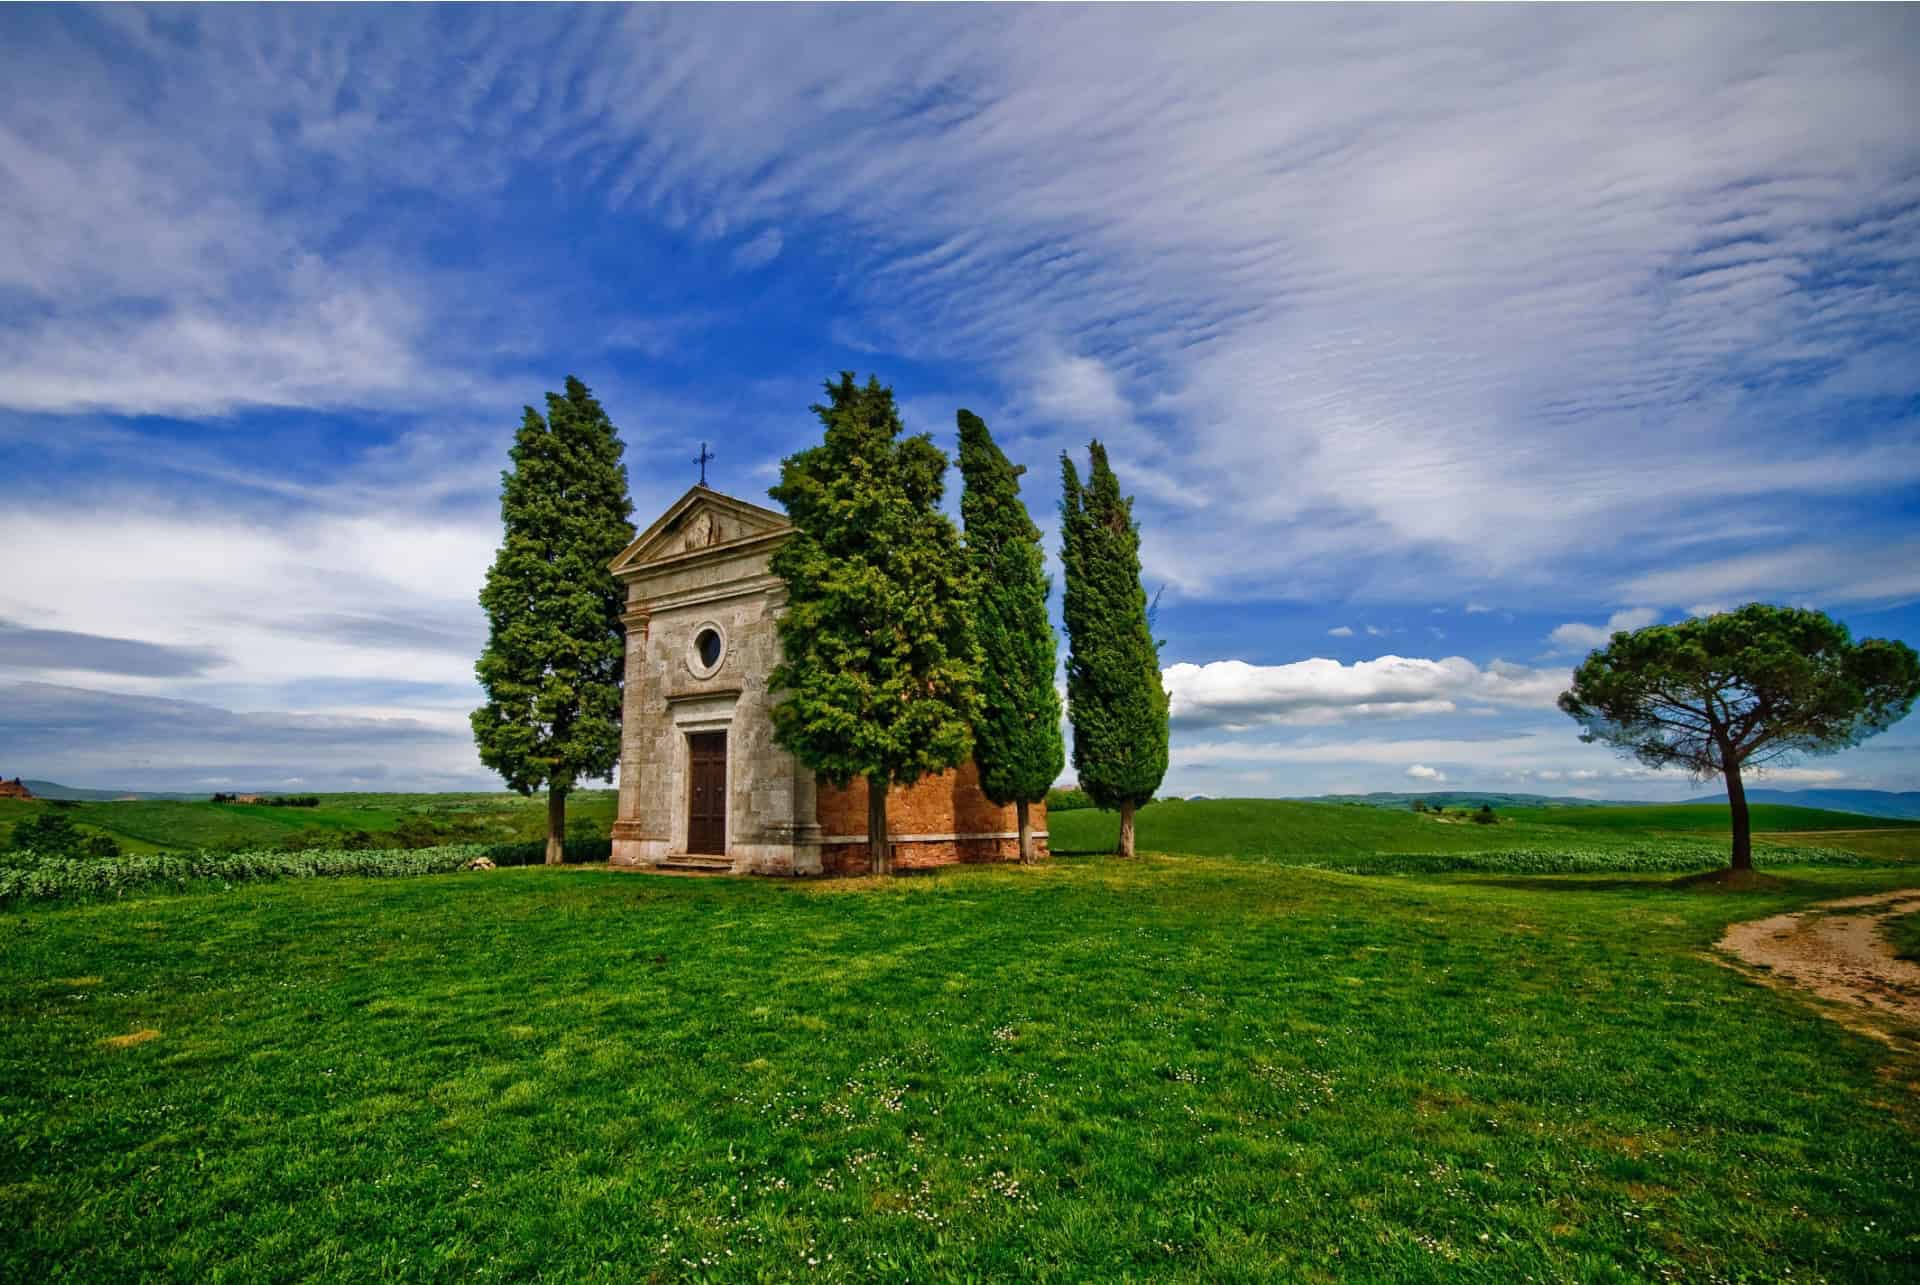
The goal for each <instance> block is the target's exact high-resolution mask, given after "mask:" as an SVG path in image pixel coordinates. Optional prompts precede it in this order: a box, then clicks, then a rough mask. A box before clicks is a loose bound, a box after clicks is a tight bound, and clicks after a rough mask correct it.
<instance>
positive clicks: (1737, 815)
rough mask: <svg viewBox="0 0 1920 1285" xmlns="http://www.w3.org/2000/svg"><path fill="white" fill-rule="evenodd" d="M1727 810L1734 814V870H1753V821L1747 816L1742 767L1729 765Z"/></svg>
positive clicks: (1745, 789)
mask: <svg viewBox="0 0 1920 1285" xmlns="http://www.w3.org/2000/svg"><path fill="white" fill-rule="evenodd" d="M1727 810H1728V811H1729V812H1731V813H1732V814H1733V868H1734V869H1735V870H1751V869H1753V821H1752V818H1750V817H1749V816H1748V815H1747V787H1746V785H1745V783H1743V782H1742V781H1741V780H1740V765H1739V764H1738V763H1728V764H1727Z"/></svg>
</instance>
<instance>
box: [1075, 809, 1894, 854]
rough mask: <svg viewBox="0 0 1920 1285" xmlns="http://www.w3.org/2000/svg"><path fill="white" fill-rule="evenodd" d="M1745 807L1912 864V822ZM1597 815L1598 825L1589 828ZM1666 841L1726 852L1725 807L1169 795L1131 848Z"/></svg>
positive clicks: (1772, 821) (1808, 841)
mask: <svg viewBox="0 0 1920 1285" xmlns="http://www.w3.org/2000/svg"><path fill="white" fill-rule="evenodd" d="M1616 812H1620V813H1627V814H1629V815H1630V817H1633V818H1637V819H1638V820H1639V821H1640V824H1638V825H1623V824H1616V823H1612V822H1605V820H1604V819H1605V818H1606V817H1608V816H1610V815H1611V814H1613V813H1616ZM1753 812H1754V828H1755V831H1756V834H1758V835H1759V836H1760V837H1761V838H1762V840H1763V842H1764V841H1765V840H1766V839H1768V838H1772V839H1775V840H1776V841H1778V842H1781V843H1790V844H1795V845H1817V846H1822V847H1833V848H1842V849H1845V850H1847V851H1851V852H1859V853H1862V854H1864V855H1868V856H1871V857H1874V858H1876V859H1890V860H1900V859H1905V858H1908V857H1912V858H1920V825H1914V824H1912V823H1910V822H1897V821H1886V820H1883V819H1880V818H1875V817H1861V816H1854V815H1852V814H1850V813H1844V812H1823V811H1820V810H1819V809H1816V808H1796V807H1786V806H1774V805H1766V804H1763V805H1759V806H1756V807H1755V808H1754V809H1753ZM1596 817H1597V818H1601V819H1602V822H1603V823H1600V824H1596V823H1594V818H1596ZM1047 828H1048V831H1049V834H1050V836H1051V838H1050V839H1049V842H1050V844H1051V845H1052V847H1053V849H1054V850H1055V851H1056V852H1062V853H1085V852H1107V851H1111V850H1112V848H1113V845H1114V842H1115V840H1116V839H1117V837H1118V835H1119V831H1120V821H1119V818H1118V816H1117V815H1116V814H1114V813H1111V812H1098V811H1093V810H1090V809H1089V810H1081V811H1074V812H1058V813H1052V814H1050V815H1049V816H1048V818H1047ZM1857 831H1871V833H1857ZM1669 835H1671V836H1676V837H1678V838H1680V839H1690V840H1694V841H1697V842H1698V843H1699V844H1700V845H1701V846H1702V847H1703V848H1705V847H1708V846H1711V845H1713V844H1716V843H1717V844H1720V845H1725V844H1726V843H1727V842H1728V822H1727V810H1726V808H1724V807H1720V808H1715V807H1712V806H1708V805H1704V804H1694V805H1674V806H1660V807H1647V808H1527V809H1516V810H1515V811H1514V812H1511V813H1504V814H1502V815H1501V819H1500V822H1499V824H1497V825H1490V826H1488V825H1476V824H1475V823H1474V822H1472V821H1471V820H1469V819H1468V818H1467V817H1466V816H1465V815H1464V814H1460V813H1450V814H1448V815H1447V816H1444V817H1434V816H1430V815H1422V814H1420V813H1417V812H1412V811H1407V812H1396V811H1392V810H1389V809H1385V808H1370V807H1364V806H1361V805H1357V804H1330V803H1297V802H1292V801H1288V800H1284V799H1210V800H1205V801H1199V802H1186V801H1183V800H1178V799H1171V800H1166V801H1163V802H1159V803H1154V804H1152V805H1150V806H1148V807H1146V808H1143V809H1141V810H1140V812H1139V813H1137V814H1136V818H1135V842H1136V844H1137V845H1138V846H1139V847H1140V848H1141V849H1142V850H1145V851H1149V852H1184V853H1192V854H1195V855H1199V856H1237V857H1247V858H1261V859H1266V860H1277V861H1285V862H1299V861H1311V860H1323V859H1328V858H1351V857H1361V856H1368V855H1372V854H1375V853H1482V852H1501V851H1511V850H1521V849H1556V848H1560V849H1566V848H1574V849H1579V850H1583V851H1585V850H1595V851H1602V852H1604V851H1607V850H1619V851H1624V850H1627V849H1630V848H1635V847H1641V846H1645V845H1646V844H1647V843H1648V842H1649V841H1650V840H1659V839H1662V838H1663V837H1665V836H1669ZM1764 859H1765V858H1764V855H1763V857H1762V860H1764ZM1709 864H1711V863H1709ZM1703 868H1704V867H1703Z"/></svg>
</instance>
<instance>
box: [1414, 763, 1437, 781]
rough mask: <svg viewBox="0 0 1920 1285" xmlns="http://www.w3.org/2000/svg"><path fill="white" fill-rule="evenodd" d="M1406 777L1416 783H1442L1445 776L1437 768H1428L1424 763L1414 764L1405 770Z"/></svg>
mask: <svg viewBox="0 0 1920 1285" xmlns="http://www.w3.org/2000/svg"><path fill="white" fill-rule="evenodd" d="M1407 775H1408V776H1410V777H1412V778H1413V779H1414V780H1416V781H1444V780H1446V779H1447V774H1446V773H1445V772H1442V771H1440V770H1439V769H1438V768H1431V767H1428V766H1427V765H1426V764H1425V763H1415V764H1413V765H1412V766H1411V767H1409V768H1408V769H1407Z"/></svg>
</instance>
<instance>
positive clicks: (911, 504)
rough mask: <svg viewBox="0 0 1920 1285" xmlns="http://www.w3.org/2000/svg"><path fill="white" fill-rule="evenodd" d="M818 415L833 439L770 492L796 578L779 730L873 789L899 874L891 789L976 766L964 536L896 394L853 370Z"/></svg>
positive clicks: (782, 562)
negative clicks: (783, 520) (970, 762)
mask: <svg viewBox="0 0 1920 1285" xmlns="http://www.w3.org/2000/svg"><path fill="white" fill-rule="evenodd" d="M826 393H827V400H826V402H825V404H822V405H816V406H814V407H813V408H812V410H813V413H814V414H816V415H818V416H819V417H820V422H821V423H822V424H823V425H824V426H825V428H826V437H825V440H824V441H823V442H822V443H821V444H820V445H819V446H815V447H811V448H809V449H807V450H804V451H801V452H800V453H798V454H797V455H791V456H788V457H787V458H786V459H785V460H783V461H782V462H781V465H780V484H779V485H778V486H775V487H772V488H771V489H770V490H769V492H768V493H769V494H770V495H772V496H773V498H774V499H776V500H778V501H779V502H780V503H781V504H782V505H784V506H785V507H786V510H787V516H788V517H789V518H791V519H792V521H793V525H794V533H793V535H792V536H791V537H790V538H789V539H788V540H787V542H786V543H785V544H783V545H781V546H780V549H779V551H778V552H776V553H775V554H774V556H773V571H774V574H776V575H778V576H779V577H780V578H781V579H782V580H784V581H786V585H787V607H786V611H785V612H784V613H783V614H782V615H781V618H780V626H779V628H780V644H781V650H782V660H781V663H780V664H779V665H778V666H776V667H775V668H774V671H773V673H772V674H771V675H770V677H769V680H768V681H769V684H770V686H771V687H772V689H773V690H774V691H775V692H776V693H779V694H780V695H779V698H778V700H777V701H776V703H775V704H774V707H773V727H774V735H775V737H776V738H777V739H778V740H779V742H780V744H781V745H783V746H785V747H786V748H787V749H788V750H790V751H792V753H793V754H794V755H795V756H796V757H797V758H798V759H799V760H800V761H801V762H802V763H805V764H806V765H807V766H808V767H810V768H812V769H813V770H814V772H815V773H816V774H818V775H819V776H821V777H824V778H825V779H826V780H828V781H830V782H832V783H833V784H835V785H838V786H841V787H843V788H844V787H845V786H847V785H849V784H851V783H852V782H853V780H854V778H855V777H863V778H865V780H866V782H867V842H868V844H869V845H870V847H871V850H872V868H873V872H874V873H875V874H885V873H888V872H890V871H891V870H892V868H893V860H892V852H891V848H890V847H889V845H888V843H887V790H888V789H889V788H890V787H891V786H893V785H895V784H909V783H911V782H913V781H917V780H919V779H920V777H921V776H922V775H925V774H928V773H935V772H944V771H946V770H947V769H948V768H951V767H954V766H956V765H958V764H959V763H962V762H964V761H965V759H966V757H967V754H968V752H969V751H970V750H971V749H972V733H971V726H972V723H973V720H974V717H975V714H976V712H977V708H978V704H979V696H978V694H977V692H976V691H975V686H974V684H975V682H976V681H977V679H978V672H977V654H976V650H975V647H974V643H973V638H972V634H971V632H970V631H969V629H968V627H967V619H966V604H967V601H968V598H969V584H968V576H967V568H966V558H965V555H964V554H963V553H962V551H961V548H960V534H959V532H958V531H956V530H955V529H954V526H953V523H952V522H951V521H950V520H949V519H948V518H947V516H946V515H945V514H944V513H942V512H940V497H941V494H942V492H943V490H944V485H945V484H944V481H943V478H944V475H945V473H946V469H947V457H946V455H945V454H944V453H943V452H942V451H941V450H940V448H939V447H937V446H935V445H934V444H933V439H932V438H930V437H928V436H927V435H926V434H924V433H922V434H919V435H917V436H913V437H907V438H904V439H903V438H902V437H901V436H900V434H901V433H902V432H903V428H902V426H901V423H900V413H899V411H898V410H897V409H896V408H895V406H894V401H893V390H892V389H891V388H886V387H883V386H882V385H881V383H880V381H879V380H877V379H874V378H871V377H870V378H869V379H868V381H867V383H866V385H865V386H864V387H862V386H861V385H859V384H856V383H855V382H854V378H853V373H852V372H851V371H846V372H842V374H841V376H840V378H839V380H838V381H837V382H834V381H829V382H828V383H827V385H826Z"/></svg>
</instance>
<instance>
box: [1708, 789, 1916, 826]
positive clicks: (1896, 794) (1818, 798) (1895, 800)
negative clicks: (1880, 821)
mask: <svg viewBox="0 0 1920 1285" xmlns="http://www.w3.org/2000/svg"><path fill="white" fill-rule="evenodd" d="M1726 801H1727V796H1726V795H1724V794H1708V795H1702V796H1701V797H1700V798H1697V799H1688V800H1687V802H1689V803H1725V802H1726ZM1747 802H1749V803H1789V804H1793V805H1795V806H1797V807H1803V808H1826V809H1829V810H1830V811H1834V812H1853V813H1857V814H1858V815H1860V816H1869V817H1900V818H1904V819H1906V820H1909V821H1920V790H1902V791H1894V790H1765V789H1754V788H1752V787H1751V786H1749V787H1748V789H1747Z"/></svg>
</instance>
